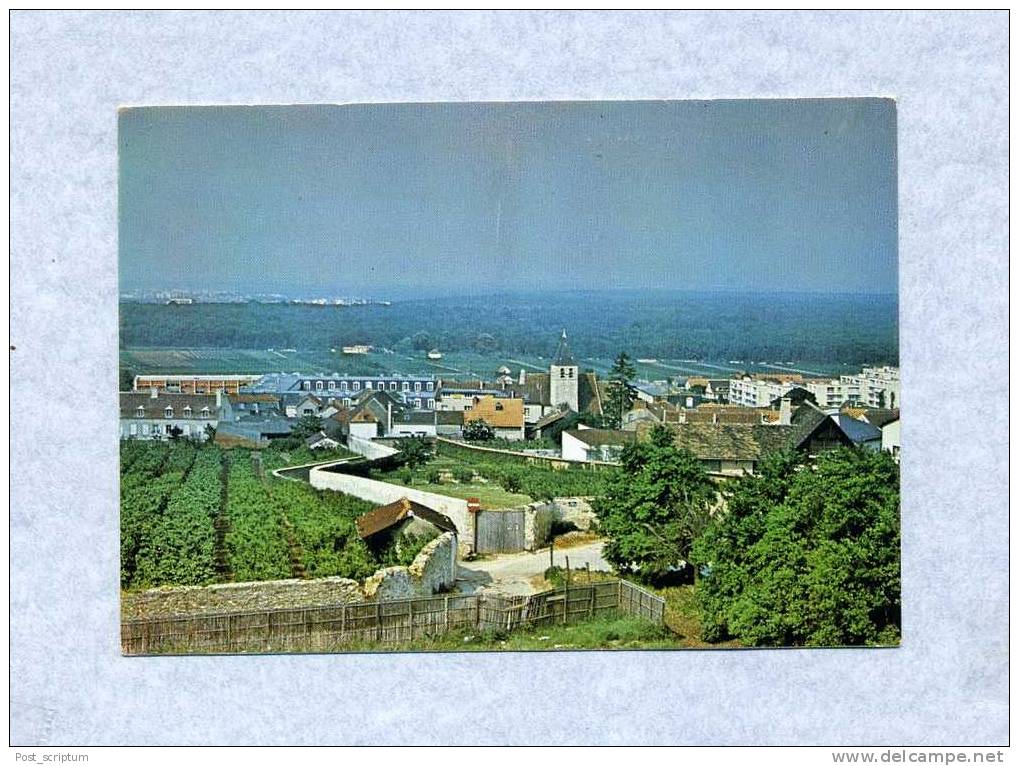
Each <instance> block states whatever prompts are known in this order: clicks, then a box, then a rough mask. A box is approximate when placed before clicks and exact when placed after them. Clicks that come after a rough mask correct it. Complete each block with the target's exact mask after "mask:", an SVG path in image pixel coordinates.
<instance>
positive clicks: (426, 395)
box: [245, 373, 439, 410]
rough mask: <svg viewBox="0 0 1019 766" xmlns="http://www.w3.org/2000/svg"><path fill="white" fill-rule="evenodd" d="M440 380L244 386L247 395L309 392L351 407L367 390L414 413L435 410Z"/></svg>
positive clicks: (280, 381)
mask: <svg viewBox="0 0 1019 766" xmlns="http://www.w3.org/2000/svg"><path fill="white" fill-rule="evenodd" d="M438 389H439V381H438V380H437V379H436V378H435V377H434V376H431V375H395V374H392V373H386V374H379V375H338V374H334V375H279V374H273V375H263V376H260V378H259V380H258V381H257V382H256V383H254V384H252V385H250V386H248V387H246V389H245V390H246V391H250V392H253V393H254V392H271V393H276V394H279V395H281V396H284V395H292V394H295V393H310V394H313V395H315V396H317V397H319V398H326V399H335V400H338V401H340V402H341V403H343V404H344V405H345V406H350V405H351V404H352V403H353V402H354V401H355V400H356V399H357V398H358V397H359V396H360V395H361V394H363V393H364V392H366V391H385V392H387V393H389V394H391V395H392V396H393V397H394V398H396V399H398V400H399V401H401V402H403V404H405V405H407V406H408V407H411V408H413V409H415V410H434V409H435V395H436V393H437V392H438Z"/></svg>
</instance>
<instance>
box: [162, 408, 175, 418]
mask: <svg viewBox="0 0 1019 766" xmlns="http://www.w3.org/2000/svg"><path fill="white" fill-rule="evenodd" d="M163 415H165V416H166V417H168V418H172V417H173V407H167V408H166V409H165V410H163Z"/></svg>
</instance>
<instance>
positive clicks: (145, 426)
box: [142, 423, 149, 436]
mask: <svg viewBox="0 0 1019 766" xmlns="http://www.w3.org/2000/svg"><path fill="white" fill-rule="evenodd" d="M142 435H143V436H148V435H149V424H148V423H142Z"/></svg>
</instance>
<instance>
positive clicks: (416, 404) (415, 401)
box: [414, 399, 421, 410]
mask: <svg viewBox="0 0 1019 766" xmlns="http://www.w3.org/2000/svg"><path fill="white" fill-rule="evenodd" d="M414 407H415V408H416V409H419V410H420V409H421V400H420V399H415V400H414Z"/></svg>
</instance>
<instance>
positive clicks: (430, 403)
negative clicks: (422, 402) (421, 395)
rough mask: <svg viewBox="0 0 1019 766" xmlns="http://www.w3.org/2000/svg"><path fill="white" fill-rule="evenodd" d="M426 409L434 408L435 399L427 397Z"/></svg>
mask: <svg viewBox="0 0 1019 766" xmlns="http://www.w3.org/2000/svg"><path fill="white" fill-rule="evenodd" d="M428 409H430V410H434V409H435V400H434V399H429V400H428Z"/></svg>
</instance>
